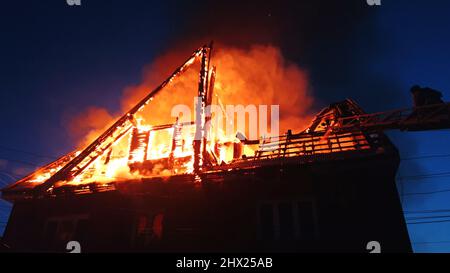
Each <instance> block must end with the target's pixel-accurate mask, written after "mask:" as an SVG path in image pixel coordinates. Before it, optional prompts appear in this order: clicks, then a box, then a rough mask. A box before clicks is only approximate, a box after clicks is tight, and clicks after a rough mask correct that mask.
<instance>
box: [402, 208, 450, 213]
mask: <svg viewBox="0 0 450 273" xmlns="http://www.w3.org/2000/svg"><path fill="white" fill-rule="evenodd" d="M437 212H450V209H435V210H416V211H404V213H406V214H418V213H437Z"/></svg>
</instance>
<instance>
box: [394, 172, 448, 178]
mask: <svg viewBox="0 0 450 273" xmlns="http://www.w3.org/2000/svg"><path fill="white" fill-rule="evenodd" d="M447 176H450V172H441V173H428V174H418V175H410V176H399V177H397V180H405V179H409V180H420V179H427V178H435V177H447Z"/></svg>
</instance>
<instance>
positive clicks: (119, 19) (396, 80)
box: [0, 0, 450, 251]
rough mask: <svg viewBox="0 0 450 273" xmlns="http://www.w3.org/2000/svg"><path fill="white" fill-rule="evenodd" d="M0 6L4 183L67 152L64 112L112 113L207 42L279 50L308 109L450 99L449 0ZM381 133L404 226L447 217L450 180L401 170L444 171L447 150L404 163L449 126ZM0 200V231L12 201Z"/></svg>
mask: <svg viewBox="0 0 450 273" xmlns="http://www.w3.org/2000/svg"><path fill="white" fill-rule="evenodd" d="M0 2H1V5H0V33H1V36H0V37H1V38H0V103H1V107H0V121H1V123H2V128H3V129H2V130H0V143H1V145H0V183H3V184H7V183H9V182H12V181H13V179H12V178H11V176H17V172H19V171H20V169H32V168H33V165H40V164H43V163H46V162H48V161H49V160H50V159H49V158H48V157H53V156H58V155H61V154H64V153H65V152H67V151H69V150H71V149H72V148H73V146H74V142H73V139H71V138H70V137H69V136H68V134H67V131H66V128H67V126H66V125H65V124H64V122H67V118H68V117H70V116H71V115H74V114H77V113H79V112H81V111H82V110H83V109H85V108H86V107H88V106H91V105H97V106H101V107H106V108H108V109H109V110H110V111H111V112H115V111H117V110H118V109H119V101H120V97H121V94H122V91H123V88H124V87H126V86H128V85H130V84H134V83H138V82H139V81H140V78H141V75H142V69H143V68H144V67H145V65H147V64H149V63H150V62H151V61H152V60H153V59H154V58H155V56H158V55H160V54H161V53H163V52H164V51H165V50H166V49H173V48H184V47H187V49H188V51H189V50H191V49H192V48H195V47H197V46H198V45H199V43H203V42H205V41H207V40H209V39H214V40H218V41H219V42H222V43H227V44H233V45H236V46H244V47H245V46H247V45H249V44H252V43H271V44H275V45H278V46H280V47H281V49H282V50H283V53H284V54H285V55H286V56H287V58H289V59H290V60H292V61H295V62H297V63H298V64H299V65H300V66H302V67H304V68H305V69H306V70H307V71H309V73H310V78H311V84H312V88H313V92H314V95H315V97H316V99H317V105H316V107H317V108H320V107H321V106H324V105H326V104H329V103H332V102H334V101H337V100H341V99H343V98H346V97H352V98H354V99H355V100H356V101H358V102H359V103H360V104H361V105H362V106H363V107H364V108H365V109H366V110H367V111H383V110H389V109H392V108H400V107H408V106H410V105H411V98H410V95H409V92H408V89H409V88H410V87H411V85H413V84H416V83H418V84H422V85H429V86H431V87H434V88H436V89H439V90H441V91H442V92H443V93H444V97H445V98H446V99H447V100H450V79H449V77H448V76H447V72H448V71H450V51H449V50H448V48H450V35H449V34H450V18H449V16H448V13H449V12H450V3H448V1H444V0H442V1H439V0H436V1H425V0H423V1H420V0H417V1H412V0H384V1H382V6H381V7H369V6H367V5H366V4H365V0H349V1H312V0H311V1H303V2H305V3H303V2H302V1H293V2H292V3H281V2H280V1H248V2H245V3H242V1H233V0H230V1H217V2H216V1H214V2H213V3H209V4H207V5H206V6H203V7H200V6H198V2H195V1H192V2H189V1H182V2H181V1H180V2H181V3H176V2H175V1H172V2H167V1H166V2H162V1H160V2H157V1H138V0H136V1H123V0H111V1H98V0H96V1H94V0H82V6H80V7H69V6H67V5H66V3H65V1H64V0H53V1H0ZM203 12H204V14H203V15H204V17H205V18H207V21H209V22H211V23H210V24H208V25H203V21H201V20H200V18H203V17H200V14H202V13H203ZM184 49H185V48H184ZM390 136H391V137H392V139H393V140H394V142H395V144H396V145H397V146H398V147H399V149H400V152H401V155H402V158H405V159H408V160H404V161H402V165H401V168H400V170H399V173H398V176H399V177H402V178H403V179H402V180H399V185H400V186H401V187H399V188H400V189H401V192H403V194H404V196H403V197H402V199H403V206H404V209H405V211H407V212H408V213H407V214H406V215H405V216H406V217H407V219H408V222H433V221H440V220H444V221H445V220H450V201H448V200H450V198H449V197H450V192H446V190H447V189H449V190H450V177H448V176H443V177H434V176H432V177H427V178H418V179H417V178H414V179H411V178H407V177H408V176H414V175H418V174H435V173H445V172H450V168H449V166H448V165H449V164H448V163H449V162H450V157H431V158H419V159H409V158H411V157H417V156H423V155H449V154H450V145H449V144H448V142H449V140H450V133H449V131H439V132H422V133H400V132H392V133H390ZM15 150H20V151H23V152H17V151H15ZM400 182H401V183H400ZM436 191H442V192H440V193H435V192H436ZM417 193H420V194H417ZM380 202H381V200H380ZM0 206H1V207H0V231H1V229H2V228H3V227H2V226H4V223H5V221H6V219H7V216H8V214H9V205H8V204H6V203H5V202H4V201H0ZM430 210H431V212H430ZM435 210H442V211H438V212H434V211H435ZM446 210H447V211H446ZM415 212H421V213H415ZM435 216H448V217H444V218H436V217H435ZM424 217H427V218H424ZM412 219H416V220H412ZM449 228H450V222H439V223H422V224H411V225H409V232H410V236H411V238H412V240H413V242H414V249H415V250H416V251H450V231H449V230H450V229H449Z"/></svg>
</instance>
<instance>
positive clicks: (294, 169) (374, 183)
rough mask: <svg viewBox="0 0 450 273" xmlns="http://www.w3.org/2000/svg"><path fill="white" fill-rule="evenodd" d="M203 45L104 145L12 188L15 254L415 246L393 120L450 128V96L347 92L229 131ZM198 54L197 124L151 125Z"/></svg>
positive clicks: (10, 239)
mask: <svg viewBox="0 0 450 273" xmlns="http://www.w3.org/2000/svg"><path fill="white" fill-rule="evenodd" d="M210 53H211V46H204V47H202V48H200V49H198V50H197V51H195V52H194V53H193V55H192V56H191V57H190V58H189V59H188V60H187V61H186V62H185V63H184V64H183V65H182V66H180V67H179V68H177V69H176V70H175V72H174V73H173V74H172V75H171V76H170V77H169V78H167V79H166V80H165V81H164V82H163V83H161V84H160V85H159V86H158V87H157V88H156V89H154V90H153V91H152V92H150V93H148V94H147V96H145V97H144V98H143V99H142V100H141V101H139V102H138V103H137V104H136V105H135V106H134V107H132V108H131V109H130V110H129V111H128V112H126V113H125V114H124V115H123V116H121V117H120V118H119V119H117V121H116V122H115V123H114V124H112V125H111V126H110V127H109V128H108V129H107V130H105V131H104V132H103V133H102V134H101V135H100V136H98V137H97V138H96V139H95V140H94V141H92V142H91V143H90V144H89V145H87V146H86V147H84V148H82V149H77V150H75V151H73V152H71V153H69V154H67V155H65V156H63V157H61V158H59V159H58V160H56V161H54V162H52V163H50V164H48V165H47V166H44V167H42V168H40V169H38V170H37V171H35V172H33V173H32V174H30V175H28V176H27V177H25V178H23V179H21V180H19V181H17V182H16V183H15V184H13V185H11V186H9V187H7V188H5V189H3V190H2V198H3V199H5V200H8V201H10V202H12V203H13V204H14V206H13V210H12V213H11V216H10V219H9V222H8V225H7V228H6V231H5V234H4V238H3V243H4V244H6V245H8V246H9V247H10V248H11V250H12V251H32V252H46V251H56V252H65V251H66V245H67V243H68V242H69V241H78V242H79V243H80V245H81V248H82V251H83V252H105V251H111V252H115V251H121V252H123V251H125V252H134V251H148V252H174V251H188V252H193V251H196V252H197V251H220V252H224V251H233V252H246V251H252V252H265V251H271V252H272V251H279V252H330V251H331V252H365V251H367V250H366V245H367V243H368V242H370V241H378V242H380V244H381V246H382V251H386V252H409V251H411V245H410V241H409V238H408V232H407V229H406V224H405V221H404V218H403V213H402V208H401V205H400V201H399V197H398V194H397V189H396V186H395V175H396V171H397V168H398V166H399V162H400V159H399V153H398V151H397V149H396V148H395V146H394V145H393V144H392V143H391V142H390V141H389V139H388V138H387V137H386V135H385V134H384V133H383V130H386V129H401V130H428V129H440V128H449V127H450V122H449V121H450V118H449V105H448V104H439V105H427V106H424V107H422V108H421V109H419V108H415V109H412V110H410V109H406V110H396V111H390V112H385V113H376V114H366V113H365V112H364V111H363V109H361V107H359V106H358V105H357V104H356V103H355V102H354V101H352V100H350V99H347V100H345V101H343V102H340V103H335V104H332V105H330V106H329V107H326V108H325V109H323V110H322V111H321V112H320V113H318V114H317V115H316V117H315V118H314V119H313V121H312V122H311V124H310V125H309V126H308V128H307V129H305V130H303V131H301V132H298V133H294V132H292V131H290V130H289V131H287V132H286V133H284V134H281V135H279V136H272V137H267V138H259V139H256V140H255V139H247V138H246V137H244V135H243V134H242V133H237V134H235V135H234V136H233V137H230V136H227V137H224V136H223V135H221V134H220V133H218V131H217V130H214V128H213V126H208V124H209V122H208V121H209V120H208V119H209V118H210V117H208V115H207V109H208V106H209V105H211V103H212V98H213V95H214V81H215V76H216V73H215V67H214V66H211V65H210ZM193 63H200V73H199V80H198V97H199V98H200V100H199V107H197V109H196V113H195V115H196V119H195V121H193V122H191V121H181V120H178V119H176V120H175V121H174V123H173V124H163V125H160V124H159V125H154V124H147V123H145V122H143V121H142V119H140V118H139V113H140V110H142V109H143V108H144V107H151V105H147V104H149V103H150V102H151V101H152V100H153V98H154V97H155V96H156V95H157V94H158V93H159V92H160V91H162V90H163V89H164V88H166V87H167V86H168V85H170V84H171V82H172V81H174V80H175V79H176V78H178V77H180V76H181V74H182V73H184V72H185V71H186V70H187V69H188V68H189V67H190V66H191V65H192V64H193Z"/></svg>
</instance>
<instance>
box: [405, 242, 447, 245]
mask: <svg viewBox="0 0 450 273" xmlns="http://www.w3.org/2000/svg"><path fill="white" fill-rule="evenodd" d="M412 244H413V245H426V244H450V241H437V242H415V243H414V242H413V243H412Z"/></svg>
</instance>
